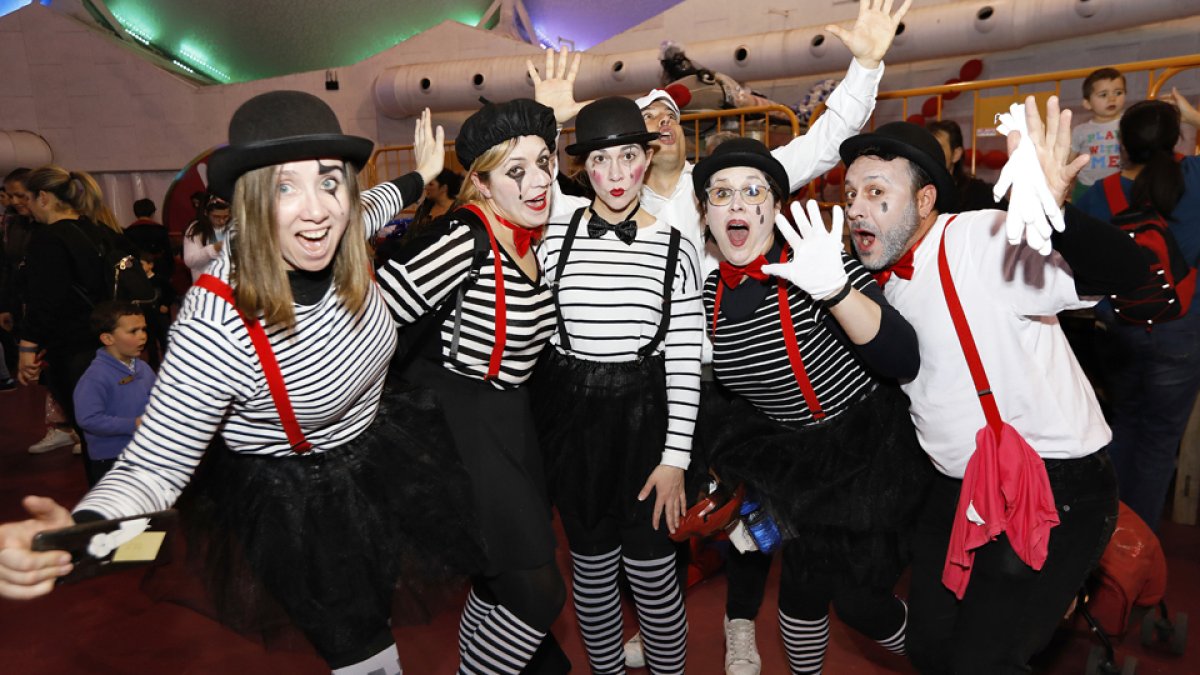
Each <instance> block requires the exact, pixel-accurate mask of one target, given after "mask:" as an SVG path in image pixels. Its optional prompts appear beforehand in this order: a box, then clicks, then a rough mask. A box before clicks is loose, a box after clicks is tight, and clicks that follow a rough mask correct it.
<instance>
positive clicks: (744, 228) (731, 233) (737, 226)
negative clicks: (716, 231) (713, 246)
mask: <svg viewBox="0 0 1200 675" xmlns="http://www.w3.org/2000/svg"><path fill="white" fill-rule="evenodd" d="M725 236H726V237H728V238H729V243H730V245H731V246H733V247H735V248H741V247H742V246H745V245H746V240H747V239H749V238H750V225H749V223H747V222H746V221H744V220H731V221H729V222H728V223H726V224H725Z"/></svg>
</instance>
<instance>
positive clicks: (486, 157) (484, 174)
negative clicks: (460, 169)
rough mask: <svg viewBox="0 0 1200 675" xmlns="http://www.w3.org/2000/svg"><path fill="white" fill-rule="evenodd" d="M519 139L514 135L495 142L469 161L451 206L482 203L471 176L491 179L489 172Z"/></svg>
mask: <svg viewBox="0 0 1200 675" xmlns="http://www.w3.org/2000/svg"><path fill="white" fill-rule="evenodd" d="M520 140H521V139H520V137H519V136H516V137H513V138H510V139H508V140H507V141H503V142H500V143H497V144H495V145H493V146H492V147H490V148H488V149H487V151H486V152H484V153H483V154H482V155H480V156H478V157H476V158H475V161H474V162H472V163H471V168H470V169H468V170H467V176H466V178H464V179H463V186H462V189H461V190H459V191H458V199H456V200H455V201H454V207H453V208H458V207H459V206H462V205H463V204H482V203H484V201H485V200H486V198H485V197H484V196H483V193H482V192H480V191H479V188H477V187H475V181H473V180H471V176H472V175H476V176H479V180H481V181H483V182H484V183H487V182H489V181H490V180H491V176H490V173H491V172H492V171H494V170H495V169H496V168H498V167H499V166H500V165H501V164H503V163H504V160H505V159H506V158H507V157H508V156H509V155H510V154H511V153H512V151H513V148H515V147H517V143H518V142H519V141H520Z"/></svg>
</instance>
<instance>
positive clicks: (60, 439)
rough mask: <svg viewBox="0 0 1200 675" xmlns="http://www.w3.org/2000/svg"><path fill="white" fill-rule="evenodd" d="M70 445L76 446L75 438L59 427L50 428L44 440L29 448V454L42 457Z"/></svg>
mask: <svg viewBox="0 0 1200 675" xmlns="http://www.w3.org/2000/svg"><path fill="white" fill-rule="evenodd" d="M68 445H75V438H74V437H73V436H71V434H68V433H67V432H65V431H63V430H62V429H59V428H58V427H50V429H48V430H47V431H46V435H45V436H44V437H43V438H42V440H40V441H38V442H37V443H34V444H33V445H31V446H29V454H31V455H40V454H42V453H43V452H50V451H51V450H54V449H56V448H61V447H64V446H68Z"/></svg>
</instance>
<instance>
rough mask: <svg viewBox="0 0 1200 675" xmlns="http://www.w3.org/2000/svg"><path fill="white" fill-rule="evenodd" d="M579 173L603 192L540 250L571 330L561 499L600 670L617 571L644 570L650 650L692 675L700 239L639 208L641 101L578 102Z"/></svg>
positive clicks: (549, 356) (617, 664)
mask: <svg viewBox="0 0 1200 675" xmlns="http://www.w3.org/2000/svg"><path fill="white" fill-rule="evenodd" d="M575 137H576V142H575V144H573V145H571V146H568V147H567V153H568V154H570V155H571V156H573V157H575V158H578V159H580V160H582V163H583V172H582V175H583V176H584V178H583V179H581V183H584V184H585V187H586V188H587V190H588V191H589V192H590V193H591V194H592V195H593V196H592V199H591V203H590V204H589V205H588V206H585V207H582V208H579V209H578V210H576V211H575V213H574V215H573V217H572V218H571V220H570V222H569V223H566V222H556V223H551V224H550V225H549V227H548V230H547V235H546V242H545V244H544V245H543V246H542V248H541V249H540V250H539V255H540V256H541V257H542V260H543V268H544V270H545V273H546V275H547V277H548V278H549V283H550V285H551V287H552V288H553V289H554V295H555V304H556V307H557V310H558V330H557V331H556V332H555V333H554V336H553V337H552V338H551V344H552V346H553V349H548V350H546V352H545V354H544V355H543V357H542V362H541V363H540V364H539V365H538V370H537V372H536V374H535V378H534V394H535V398H534V408H535V409H536V410H537V411H538V425H539V429H538V431H539V435H540V438H541V439H542V443H543V445H544V450H545V453H546V465H547V467H548V469H547V471H548V474H549V475H548V479H549V483H550V492H551V498H552V500H553V501H554V504H555V506H557V507H558V512H559V516H560V517H561V519H562V522H563V528H564V529H565V530H566V534H567V541H568V543H569V545H570V548H571V559H572V566H573V573H574V588H575V592H574V594H573V599H574V602H575V612H576V615H577V616H578V618H579V625H580V628H581V629H582V631H583V638H584V643H585V645H586V646H587V650H588V658H589V661H590V663H591V667H592V670H593V672H596V673H613V672H624V671H625V663H624V652H623V650H622V646H621V640H622V630H621V627H622V623H623V618H622V615H621V603H620V596H619V593H618V590H617V589H618V586H617V578H618V574H619V573H620V571H621V569H622V568H624V572H625V576H626V577H627V578H628V579H629V581H630V586H631V588H632V591H633V597H634V604H635V605H636V607H637V614H638V623H639V625H640V627H641V630H642V641H643V645H644V648H645V653H646V663H647V665H648V667H649V668H650V671H651V672H652V673H677V672H683V669H684V665H685V662H686V651H687V620H686V615H685V613H684V607H683V599H682V596H681V594H680V588H679V584H678V580H677V577H676V569H675V547H674V546H673V545H672V543H671V541H670V539H669V538H668V532H674V531H675V529H676V527H677V526H678V523H679V519H680V516H681V514H682V513H683V512H684V509H685V506H686V497H685V495H684V472H685V470H686V469H687V468H688V466H689V464H690V461H691V454H690V453H691V449H692V431H693V427H694V426H695V422H696V410H697V404H698V399H699V396H700V349H701V347H700V343H701V341H702V340H703V339H704V338H703V333H702V330H703V329H702V326H701V324H702V322H703V308H702V307H701V304H700V293H699V279H698V277H699V262H698V256H697V253H696V250H695V248H694V247H693V246H692V244H691V242H690V241H689V240H688V239H687V238H684V237H681V235H680V233H679V231H678V230H676V229H674V228H672V227H671V226H670V224H668V223H666V222H665V221H663V220H660V219H657V218H655V217H654V216H652V215H650V214H649V213H647V212H646V211H645V210H643V209H642V208H641V203H640V195H641V190H642V183H643V181H644V180H645V175H646V170H647V169H648V168H649V165H650V158H651V156H652V155H653V150H651V149H650V145H649V144H650V141H652V140H655V139H656V138H657V134H655V133H653V132H648V131H646V126H645V123H644V122H643V121H642V116H641V111H640V110H639V109H638V107H637V104H636V103H634V102H633V101H631V100H629V99H626V98H618V97H613V98H604V99H600V100H598V101H596V102H594V103H591V104H589V105H587V106H585V107H584V108H583V109H582V110H580V112H579V116H578V119H577V123H576V130H575Z"/></svg>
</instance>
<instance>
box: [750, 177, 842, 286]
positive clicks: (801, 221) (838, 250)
mask: <svg viewBox="0 0 1200 675" xmlns="http://www.w3.org/2000/svg"><path fill="white" fill-rule="evenodd" d="M792 219H793V220H794V221H796V229H795V230H793V229H792V226H791V224H790V223H788V221H787V218H785V217H784V215H783V214H782V213H777V214H775V227H776V229H778V230H779V233H780V234H782V235H783V238H784V239H786V240H787V243H788V245H789V246H791V247H792V253H791V257H789V258H788V261H787V262H786V263H782V264H781V263H775V264H773V265H763V268H762V271H763V273H765V274H770V275H773V276H777V277H780V278H781V279H786V280H787V281H789V282H791V284H792V285H793V286H795V287H797V288H799V289H800V290H802V291H804V292H805V293H808V294H809V295H810V296H812V297H813V298H814V299H816V300H824V299H825V298H828V297H830V296H832V295H836V294H837V292H838V291H840V290H842V289H843V288H845V286H846V282H847V281H848V280H849V277H848V276H847V275H846V268H845V266H844V265H843V264H842V252H843V251H844V250H845V248H844V246H843V244H842V221H843V220H844V218H843V217H842V207H840V206H834V207H833V231H832V232H830V231H827V230H826V229H825V221H824V220H822V219H821V207H820V206H818V205H817V203H816V202H815V201H813V200H811V199H810V200H809V201H808V217H807V218H806V217H805V216H804V211H803V210H802V209H801V208H800V204H799V202H792ZM797 231H799V233H797Z"/></svg>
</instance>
